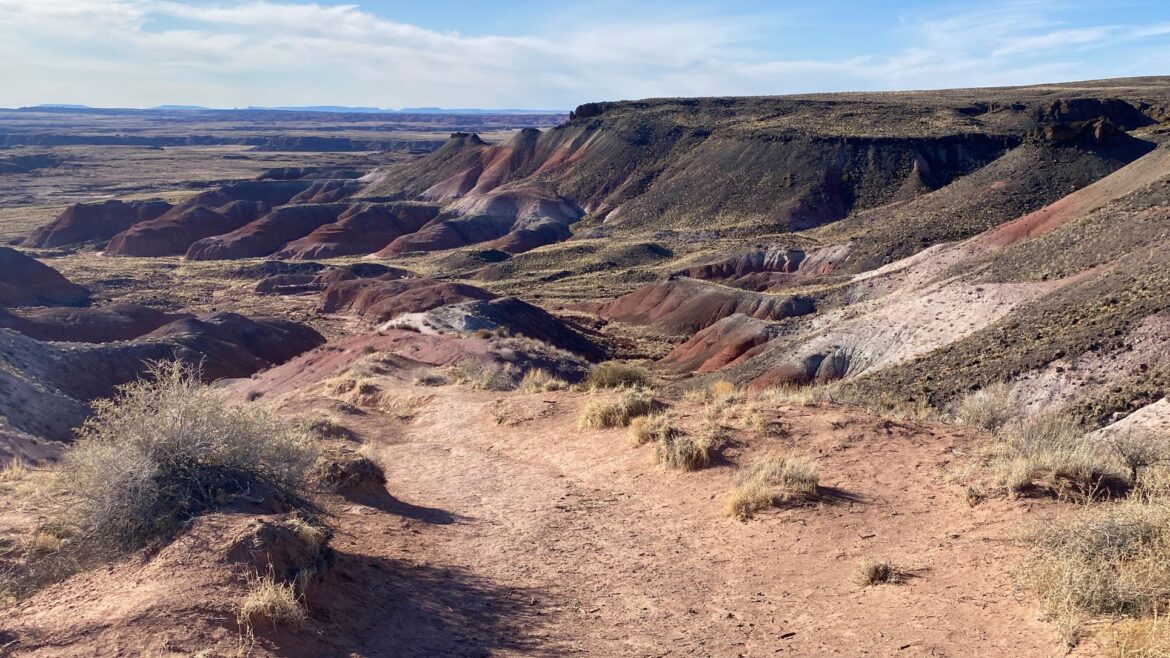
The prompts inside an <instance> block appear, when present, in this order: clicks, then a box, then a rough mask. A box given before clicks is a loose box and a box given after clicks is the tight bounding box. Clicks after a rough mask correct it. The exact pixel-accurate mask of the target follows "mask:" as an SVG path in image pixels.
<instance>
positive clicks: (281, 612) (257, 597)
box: [237, 574, 308, 630]
mask: <svg viewBox="0 0 1170 658" xmlns="http://www.w3.org/2000/svg"><path fill="white" fill-rule="evenodd" d="M307 617H308V615H307V614H306V613H305V608H304V606H303V605H301V600H300V597H298V596H297V592H296V587H295V585H294V584H293V583H280V582H277V581H276V579H275V578H274V577H273V576H272V574H267V575H263V576H251V577H249V578H248V594H247V595H246V596H245V597H244V600H243V601H241V602H240V610H239V613H238V615H237V618H238V620H239V624H240V626H241V627H242V628H247V629H249V630H250V629H252V628H253V627H254V626H255V625H256V624H257V623H259V622H267V623H271V624H272V626H273V628H275V627H277V626H281V625H283V626H291V627H294V628H295V627H299V626H301V625H302V624H304V623H305V620H306V619H307Z"/></svg>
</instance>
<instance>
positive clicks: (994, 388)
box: [954, 383, 1021, 433]
mask: <svg viewBox="0 0 1170 658" xmlns="http://www.w3.org/2000/svg"><path fill="white" fill-rule="evenodd" d="M954 415H955V420H957V421H958V422H959V424H961V425H966V426H968V427H975V428H978V429H981V430H983V431H985V432H992V433H995V432H998V431H1000V430H1001V429H1003V427H1004V426H1005V425H1007V424H1008V423H1010V422H1011V421H1013V420H1016V419H1018V418H1019V417H1020V416H1021V409H1020V405H1019V403H1018V402H1017V401H1016V400H1015V398H1014V397H1013V396H1012V389H1011V387H1010V386H1008V385H1007V384H1003V383H999V384H993V385H991V386H988V387H987V388H984V389H981V390H978V391H975V392H974V393H971V394H970V395H968V396H966V397H964V398H963V399H962V400H960V401H959V402H958V404H956V405H955V411H954Z"/></svg>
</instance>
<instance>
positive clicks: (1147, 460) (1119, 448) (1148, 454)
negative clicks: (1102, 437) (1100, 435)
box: [1107, 429, 1170, 486]
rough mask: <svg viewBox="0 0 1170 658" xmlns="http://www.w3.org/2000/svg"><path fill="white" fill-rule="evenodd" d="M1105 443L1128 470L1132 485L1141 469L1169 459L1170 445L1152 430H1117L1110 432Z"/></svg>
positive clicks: (1135, 483) (1134, 483)
mask: <svg viewBox="0 0 1170 658" xmlns="http://www.w3.org/2000/svg"><path fill="white" fill-rule="evenodd" d="M1107 443H1108V444H1109V447H1110V448H1111V449H1112V450H1113V453H1114V454H1115V455H1116V456H1117V457H1118V459H1120V460H1121V462H1122V463H1123V464H1125V467H1126V468H1127V469H1128V470H1129V483H1130V484H1131V485H1133V486H1137V485H1138V481H1139V479H1140V477H1141V474H1142V471H1143V470H1145V469H1147V468H1149V467H1151V466H1154V465H1155V464H1160V463H1163V462H1165V461H1167V459H1170V446H1168V445H1167V442H1166V440H1165V439H1163V438H1162V437H1161V436H1159V435H1158V434H1155V433H1154V432H1150V431H1140V430H1132V429H1130V430H1123V431H1117V432H1113V433H1112V434H1110V436H1109V438H1108V439H1107Z"/></svg>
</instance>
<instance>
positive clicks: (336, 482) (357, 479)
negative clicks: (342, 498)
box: [313, 453, 386, 494]
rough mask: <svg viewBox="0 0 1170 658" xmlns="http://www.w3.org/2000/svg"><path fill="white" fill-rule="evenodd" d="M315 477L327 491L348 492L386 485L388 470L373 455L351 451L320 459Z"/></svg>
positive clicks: (314, 472) (314, 473)
mask: <svg viewBox="0 0 1170 658" xmlns="http://www.w3.org/2000/svg"><path fill="white" fill-rule="evenodd" d="M313 479H314V480H315V481H316V483H317V486H319V487H320V488H322V489H324V490H325V491H329V492H332V493H340V494H348V493H351V492H359V491H363V490H366V489H370V488H375V487H381V486H383V485H385V484H386V472H385V471H384V470H383V469H382V466H381V465H380V464H378V462H377V461H375V460H374V459H373V458H372V457H371V456H369V455H365V454H361V453H358V454H356V455H355V454H352V453H351V454H345V455H340V456H336V457H328V458H322V459H320V460H318V461H317V464H316V466H315V467H314V469H313Z"/></svg>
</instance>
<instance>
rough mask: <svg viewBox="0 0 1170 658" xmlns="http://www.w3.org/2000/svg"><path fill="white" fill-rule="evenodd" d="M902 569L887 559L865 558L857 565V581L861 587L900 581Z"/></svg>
mask: <svg viewBox="0 0 1170 658" xmlns="http://www.w3.org/2000/svg"><path fill="white" fill-rule="evenodd" d="M902 573H903V572H902V570H901V569H899V568H898V567H896V566H894V563H893V562H890V561H889V560H880V559H876V558H865V559H863V560H862V561H861V563H860V564H858V565H857V583H858V584H859V585H861V586H862V587H873V586H874V585H894V584H897V583H900V582H902Z"/></svg>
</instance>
